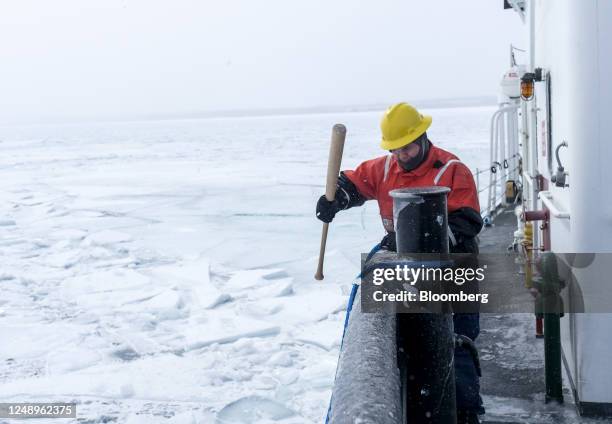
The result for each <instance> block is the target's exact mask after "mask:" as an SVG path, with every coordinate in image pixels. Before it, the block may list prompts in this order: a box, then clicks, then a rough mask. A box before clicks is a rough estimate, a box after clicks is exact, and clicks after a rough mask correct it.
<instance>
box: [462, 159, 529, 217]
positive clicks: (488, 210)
mask: <svg viewBox="0 0 612 424" xmlns="http://www.w3.org/2000/svg"><path fill="white" fill-rule="evenodd" d="M510 161H512V162H513V163H516V165H515V166H514V167H512V168H510ZM519 163H520V155H519V154H518V153H516V154H515V155H513V156H512V157H511V158H509V159H507V160H506V162H505V163H499V162H496V163H494V164H492V165H491V167H489V168H476V169H474V170H471V172H472V176H473V177H474V181H475V182H476V190H477V192H478V201H479V202H480V204H481V205H482V207H481V215H482V217H483V218H487V217H488V218H491V216H492V215H494V214H495V211H496V210H497V209H499V208H500V207H504V206H507V201H506V183H507V182H508V181H512V182H514V184H516V185H517V187H518V188H520V182H519V181H518V180H515V179H514V178H516V176H518V175H519V173H520V165H519ZM492 173H493V174H499V175H498V176H494V177H493V179H491V174H492ZM491 180H492V182H491Z"/></svg>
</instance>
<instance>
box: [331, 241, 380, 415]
mask: <svg viewBox="0 0 612 424" xmlns="http://www.w3.org/2000/svg"><path fill="white" fill-rule="evenodd" d="M380 249H381V246H380V243H378V244H377V245H376V246H374V247H373V248H372V250H370V253H368V256H367V257H366V260H365V261H366V262H368V261H369V260H370V259H372V256H374V254H375V253H376V252H378V251H379V250H380ZM361 277H362V275H361V273H359V275H358V276H357V277H356V278H355V280H360V279H361ZM357 290H359V284H357V283H353V287H351V294H350V296H349V301H348V305H347V306H346V317H345V318H344V328H343V329H342V339H341V341H340V354H342V345H343V344H344V335H345V334H346V329H347V327H348V323H349V318H350V316H351V311H352V310H353V303H354V302H355V297H356V296H357ZM340 354H339V355H340ZM339 355H338V360H340V356H339ZM337 371H338V369H337V368H336V372H337ZM332 402H333V392H332V397H330V399H329V406H328V407H327V415H326V416H325V424H329V414H330V413H331V407H332Z"/></svg>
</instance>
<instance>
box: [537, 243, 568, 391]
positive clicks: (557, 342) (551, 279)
mask: <svg viewBox="0 0 612 424" xmlns="http://www.w3.org/2000/svg"><path fill="white" fill-rule="evenodd" d="M541 272H542V290H541V293H542V295H543V297H544V299H543V300H544V302H543V303H544V373H545V377H546V403H548V402H550V401H556V402H558V403H563V387H562V386H563V385H562V375H561V319H560V316H561V312H562V311H561V308H562V303H561V297H560V295H559V294H560V292H561V281H560V280H559V274H558V271H557V259H556V257H555V255H554V253H551V252H546V253H544V254H542V257H541Z"/></svg>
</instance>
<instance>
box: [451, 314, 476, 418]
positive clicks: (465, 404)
mask: <svg viewBox="0 0 612 424" xmlns="http://www.w3.org/2000/svg"><path fill="white" fill-rule="evenodd" d="M453 323H454V325H455V333H456V334H462V335H464V336H468V337H469V338H470V339H472V340H476V337H478V333H480V314H459V313H457V314H454V315H453ZM455 387H456V389H457V409H465V410H469V411H475V412H478V413H479V414H484V408H483V406H482V398H481V397H480V379H479V377H478V374H476V367H475V366H474V361H473V360H472V356H471V355H470V353H469V352H468V351H467V349H465V348H463V347H457V348H455Z"/></svg>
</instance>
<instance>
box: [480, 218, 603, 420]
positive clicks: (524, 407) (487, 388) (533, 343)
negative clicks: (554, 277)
mask: <svg viewBox="0 0 612 424" xmlns="http://www.w3.org/2000/svg"><path fill="white" fill-rule="evenodd" d="M515 228H516V217H515V215H514V213H513V211H512V210H511V209H506V210H503V211H502V212H500V213H499V214H498V215H497V217H496V218H495V220H494V221H493V225H492V226H490V227H487V228H485V229H484V230H483V232H482V233H481V235H480V252H481V254H491V253H499V257H500V261H499V266H498V267H496V270H497V271H496V272H498V273H499V275H498V276H497V278H495V281H503V282H504V283H505V284H506V285H507V287H509V290H512V291H516V290H523V291H524V292H525V294H526V295H527V296H530V295H529V293H528V292H527V290H526V289H524V287H523V284H524V283H523V281H524V279H523V275H521V274H519V266H518V265H513V261H512V260H508V255H516V254H515V253H514V252H512V251H509V250H508V247H509V246H510V245H511V243H512V237H513V232H514V230H515ZM504 257H505V258H504ZM480 326H481V332H480V336H479V337H478V339H477V345H478V348H479V352H480V358H481V366H482V379H481V394H482V397H483V400H484V406H485V409H486V411H487V412H486V414H485V415H484V417H483V422H484V423H486V424H501V423H505V424H507V423H529V424H548V423H556V424H565V423H568V424H569V423H572V424H575V423H601V422H605V421H600V420H596V419H586V418H582V417H580V416H579V415H577V413H576V408H575V405H574V403H573V398H572V396H571V392H570V389H569V387H566V384H567V379H566V378H565V376H564V400H565V404H563V405H559V404H556V403H548V404H546V403H545V402H544V393H545V384H544V340H543V339H537V338H536V337H535V315H534V314H533V313H503V314H494V313H483V314H481V317H480Z"/></svg>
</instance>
